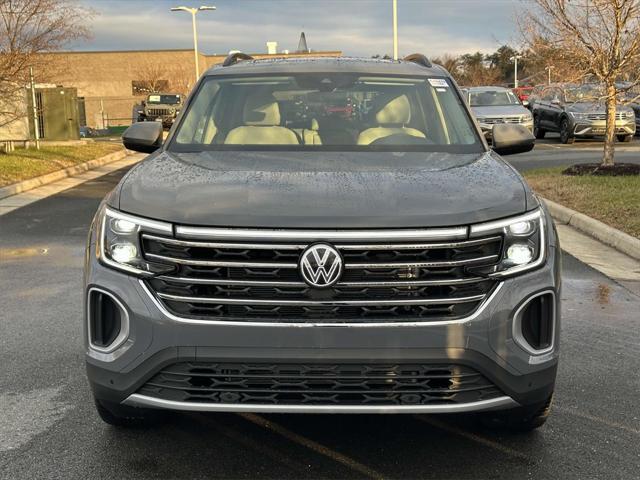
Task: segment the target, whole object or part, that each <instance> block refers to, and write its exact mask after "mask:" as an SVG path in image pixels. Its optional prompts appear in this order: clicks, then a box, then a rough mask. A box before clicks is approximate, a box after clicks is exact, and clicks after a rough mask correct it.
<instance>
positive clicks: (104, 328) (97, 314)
mask: <svg viewBox="0 0 640 480" xmlns="http://www.w3.org/2000/svg"><path fill="white" fill-rule="evenodd" d="M87 323H88V325H87V335H88V340H89V346H90V347H91V348H92V349H93V350H97V351H99V352H102V353H109V352H112V351H114V350H116V349H117V348H118V347H120V346H121V345H122V344H123V343H124V342H125V341H126V340H127V338H128V336H129V314H128V313H127V310H126V309H125V308H124V306H123V305H122V303H120V301H119V300H118V299H116V298H115V297H114V296H113V295H111V294H110V293H108V292H106V291H104V290H101V289H98V288H91V289H90V290H89V294H88V297H87Z"/></svg>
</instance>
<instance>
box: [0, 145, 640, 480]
mask: <svg viewBox="0 0 640 480" xmlns="http://www.w3.org/2000/svg"><path fill="white" fill-rule="evenodd" d="M636 142H637V146H636V144H635V143H633V144H631V145H630V146H626V145H625V146H623V147H621V148H620V157H619V160H624V161H635V162H637V161H638V158H639V157H640V155H639V152H640V141H638V140H636ZM599 147H600V144H595V143H594V142H585V143H584V144H583V143H582V142H580V143H579V144H578V143H577V144H576V145H574V146H571V147H568V146H564V145H559V144H557V143H555V141H548V142H546V141H545V142H542V143H541V144H540V145H539V146H538V147H536V150H535V151H534V152H532V153H529V154H523V155H520V156H516V157H511V158H510V159H509V160H510V161H512V163H513V164H514V165H515V166H516V168H518V169H520V170H525V169H529V168H538V167H540V166H545V165H549V166H551V165H569V164H571V163H575V162H577V161H589V160H590V159H591V161H597V159H598V157H599V152H598V150H597V149H598V148H599ZM123 173H124V171H117V172H114V173H112V174H109V175H106V176H104V177H101V178H98V179H95V180H92V181H89V182H87V183H84V184H82V185H80V186H77V187H74V188H71V189H69V190H66V191H64V192H62V193H59V194H57V195H55V196H52V197H49V198H47V199H44V200H41V201H38V202H36V203H33V204H31V205H28V206H26V207H23V208H20V209H18V210H14V211H13V212H10V213H8V214H7V215H4V216H0V232H1V234H0V291H1V292H2V295H1V296H0V299H1V302H0V345H1V348H0V364H1V365H2V367H3V368H2V369H0V412H2V414H0V478H7V479H18V478H68V479H69V478H302V477H306V478H505V479H515V478H564V479H568V478H576V479H586V478H621V479H622V478H624V479H628V478H638V471H640V448H639V447H638V445H639V444H640V402H639V401H638V394H639V392H640V374H639V373H638V367H639V365H640V364H639V362H638V358H640V340H639V339H638V336H637V333H638V332H639V331H640V315H639V314H638V312H639V311H640V297H638V296H636V295H634V294H633V293H631V292H630V291H629V290H627V289H626V288H624V287H623V286H621V285H619V284H617V283H616V282H614V281H612V280H610V279H608V278H607V277H605V276H603V275H602V274H600V273H599V272H596V271H595V270H592V269H591V268H589V267H587V266H586V265H584V264H582V263H581V262H579V261H577V260H576V259H574V258H572V257H571V256H569V255H564V272H563V276H564V289H563V292H562V298H563V302H564V303H563V325H562V342H561V348H562V353H561V364H560V371H559V377H558V383H557V390H556V396H555V404H554V412H553V414H552V416H551V418H550V420H549V421H548V422H547V424H546V425H545V426H544V427H542V428H541V429H539V430H538V431H536V432H534V433H530V434H524V435H523V434H511V433H505V432H494V431H490V430H486V429H484V428H482V427H480V426H478V424H477V423H476V422H475V419H474V417H473V416H462V417H461V416H456V417H451V416H413V415H409V416H404V415H399V416H338V415H336V416H326V415H322V416H320V415H316V416H314V415H248V414H244V415H233V414H211V415H205V414H172V415H170V416H169V417H168V418H167V421H166V423H163V424H161V425H159V426H157V427H154V428H151V429H146V430H145V429H138V430H118V429H115V428H113V427H109V426H107V425H105V424H103V423H102V422H101V421H100V420H99V418H98V416H97V415H96V413H95V412H94V408H93V404H92V401H91V395H90V392H89V389H88V386H87V382H86V379H85V376H84V366H83V341H82V338H81V322H82V318H81V301H82V257H83V253H84V243H85V236H86V233H87V229H88V225H89V223H90V220H91V217H92V216H93V213H94V212H95V210H96V208H97V205H98V203H99V201H100V199H101V198H102V197H103V196H104V194H105V193H106V192H107V191H109V190H110V189H111V188H112V187H113V186H114V185H115V183H116V182H117V181H118V179H119V178H120V177H121V175H122V174H123Z"/></svg>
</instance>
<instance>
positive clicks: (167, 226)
mask: <svg viewBox="0 0 640 480" xmlns="http://www.w3.org/2000/svg"><path fill="white" fill-rule="evenodd" d="M492 137H493V149H492V150H491V149H489V148H488V146H487V143H486V141H485V140H484V137H483V135H482V133H481V131H480V129H479V127H478V125H477V123H475V121H474V120H473V115H472V113H471V112H470V110H469V108H468V106H467V105H466V103H465V101H464V98H463V96H462V95H461V92H460V90H459V88H458V87H457V86H456V84H455V82H454V81H453V80H452V78H451V77H450V75H449V74H448V73H447V72H446V71H445V70H444V69H443V68H441V67H439V66H437V65H432V64H431V63H430V62H429V60H428V59H427V58H426V57H424V56H423V55H418V54H416V55H411V56H409V57H406V58H405V59H404V60H400V61H392V60H374V59H348V58H335V59H327V58H306V59H277V60H275V59H269V60H259V61H258V60H252V59H251V58H250V57H248V56H246V55H243V54H237V53H236V54H234V55H232V56H230V57H229V58H227V60H226V61H225V62H224V64H223V65H221V66H217V67H214V68H213V69H211V70H209V71H208V72H206V73H205V74H204V75H203V76H202V78H200V80H199V82H198V84H197V85H196V87H195V88H194V91H193V93H192V94H191V96H190V97H189V98H188V100H187V101H186V103H185V106H184V108H183V111H182V112H181V114H180V116H179V117H178V119H177V120H176V123H175V124H174V126H173V127H172V129H171V131H170V132H169V134H168V136H167V138H166V140H163V135H162V125H160V124H159V123H155V122H143V123H139V124H134V125H132V126H131V127H130V128H129V129H128V130H127V131H126V132H125V134H124V144H125V145H126V146H127V147H128V148H129V149H131V150H137V151H141V152H149V153H151V154H150V155H149V156H148V157H147V158H146V159H145V160H144V161H142V162H140V163H139V164H138V165H137V166H135V167H134V168H133V169H131V170H130V171H129V172H128V173H127V174H126V175H125V176H124V178H123V179H122V180H121V181H120V183H119V184H118V185H117V187H116V188H115V189H114V190H113V191H112V192H111V193H110V194H108V195H107V197H106V198H105V199H104V201H103V202H102V204H101V206H100V208H99V210H98V212H97V214H96V216H95V219H94V221H93V224H92V226H91V232H90V235H89V241H88V246H87V253H86V268H85V295H84V298H85V302H86V308H85V313H86V315H85V319H84V328H85V339H86V364H87V374H88V378H89V381H90V384H91V388H92V391H93V395H94V397H95V402H96V406H97V409H98V412H99V414H100V416H101V417H102V418H103V419H104V420H105V421H106V422H108V423H111V424H116V425H128V424H132V423H136V422H140V421H143V420H148V419H149V418H153V417H157V414H158V412H159V411H161V410H163V409H165V410H166V409H170V410H191V411H205V412H288V413H294V412H304V413H314V412H324V413H441V412H445V413H453V412H482V415H480V417H481V418H483V419H485V420H487V421H488V422H489V423H490V424H495V425H501V426H505V427H510V428H511V427H512V428H517V429H524V430H526V429H531V428H535V427H537V426H539V425H541V424H542V423H543V422H544V420H545V418H546V416H547V415H548V411H549V407H550V403H551V397H552V394H553V390H554V382H555V378H556V369H557V362H558V337H559V332H560V328H559V326H560V325H559V323H560V315H559V314H560V307H559V301H560V294H559V293H560V276H559V270H560V269H559V265H560V250H559V247H558V240H557V237H556V233H555V230H554V226H553V223H552V221H551V219H550V217H549V215H548V213H547V211H546V209H545V207H544V205H542V203H541V202H540V201H539V200H538V199H537V198H536V197H535V195H533V193H532V192H531V190H530V189H529V187H528V186H527V184H526V183H525V182H524V181H523V179H522V177H521V176H520V175H519V174H518V173H517V172H516V171H515V170H514V169H513V168H512V167H511V165H509V164H508V163H507V162H505V161H504V160H503V159H502V158H501V157H500V154H510V153H518V152H522V151H528V150H530V149H531V148H532V146H533V136H532V135H531V133H530V132H529V131H528V130H527V129H526V128H525V127H524V126H522V125H514V124H502V125H495V126H494V127H493V132H492Z"/></svg>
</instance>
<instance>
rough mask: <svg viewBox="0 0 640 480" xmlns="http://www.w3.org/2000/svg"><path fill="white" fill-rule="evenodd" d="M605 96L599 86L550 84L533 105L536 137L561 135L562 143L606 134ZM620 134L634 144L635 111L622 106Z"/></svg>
mask: <svg viewBox="0 0 640 480" xmlns="http://www.w3.org/2000/svg"><path fill="white" fill-rule="evenodd" d="M602 98H603V93H602V89H601V87H599V86H598V85H592V84H588V85H549V86H547V87H546V88H544V90H543V91H542V93H541V94H540V96H539V97H538V98H536V99H535V101H534V102H533V103H532V106H531V109H532V113H533V122H534V135H535V136H536V138H544V136H545V134H546V132H559V133H560V141H561V142H562V143H573V142H574V140H575V139H576V138H592V137H594V136H599V135H604V134H605V129H606V125H607V115H606V108H605V104H604V101H603V100H602ZM615 128H616V135H617V137H618V140H619V141H621V142H630V141H631V140H632V139H633V136H634V135H635V133H636V121H635V114H634V111H633V109H631V108H630V107H628V106H624V105H619V106H618V108H617V111H616V125H615Z"/></svg>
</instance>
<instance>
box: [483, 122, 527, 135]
mask: <svg viewBox="0 0 640 480" xmlns="http://www.w3.org/2000/svg"><path fill="white" fill-rule="evenodd" d="M479 125H480V130H481V131H482V133H483V134H484V136H485V138H486V139H487V140H490V139H491V138H493V127H494V125H499V124H493V123H480V124H479ZM515 125H522V126H523V127H526V128H527V129H528V130H529V131H530V132H531V133H533V119H532V120H531V121H530V122H524V123H517V124H515Z"/></svg>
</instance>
